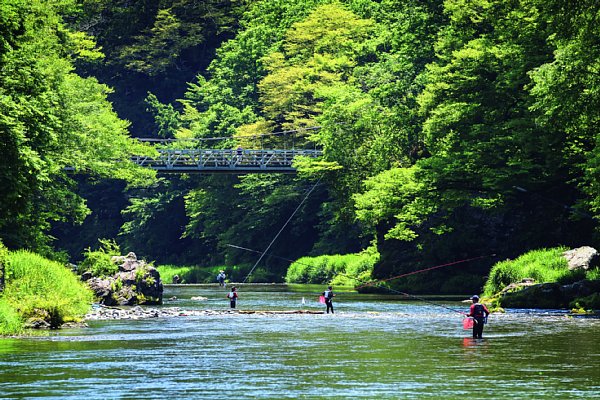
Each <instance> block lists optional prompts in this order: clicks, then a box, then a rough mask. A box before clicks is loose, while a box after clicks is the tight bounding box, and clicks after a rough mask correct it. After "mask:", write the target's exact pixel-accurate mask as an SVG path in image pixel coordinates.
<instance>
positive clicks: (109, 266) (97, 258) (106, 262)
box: [77, 239, 121, 278]
mask: <svg viewBox="0 0 600 400" xmlns="http://www.w3.org/2000/svg"><path fill="white" fill-rule="evenodd" d="M98 241H99V242H100V248H99V249H98V250H92V249H91V248H89V247H88V248H87V249H86V251H85V253H83V261H82V263H81V265H79V267H78V268H77V273H78V274H80V275H81V274H83V273H84V272H88V271H89V272H91V273H92V275H93V276H97V277H100V278H102V277H105V276H113V275H114V274H116V273H117V272H118V271H119V266H118V265H117V264H116V263H114V262H113V261H112V257H114V256H119V255H120V254H121V250H120V249H119V245H118V244H117V243H116V242H114V241H112V240H108V239H98Z"/></svg>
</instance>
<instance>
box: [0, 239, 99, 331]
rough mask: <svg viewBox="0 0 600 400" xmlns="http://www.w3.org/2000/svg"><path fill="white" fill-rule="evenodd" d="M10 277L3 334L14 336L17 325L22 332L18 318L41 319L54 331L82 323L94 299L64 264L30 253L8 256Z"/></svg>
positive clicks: (5, 299)
mask: <svg viewBox="0 0 600 400" xmlns="http://www.w3.org/2000/svg"><path fill="white" fill-rule="evenodd" d="M7 276H8V279H7V281H6V287H5V290H4V293H3V297H2V304H3V305H2V307H1V308H0V314H1V317H0V321H2V322H0V325H2V327H4V328H5V329H7V330H5V331H2V332H1V333H2V334H13V333H15V332H14V331H15V327H16V326H17V325H19V326H20V327H21V329H22V323H18V322H17V321H18V319H20V320H23V321H26V320H27V319H30V318H31V319H42V320H44V321H46V322H47V323H49V324H50V326H51V327H54V328H56V327H59V326H60V325H61V324H63V323H64V322H69V321H76V320H79V319H80V318H81V317H82V316H83V315H85V313H86V312H87V311H88V310H89V308H90V304H91V303H92V300H93V294H92V291H91V290H90V289H89V288H88V287H87V286H85V284H83V283H82V282H81V281H80V280H79V279H78V278H77V276H76V275H75V274H73V273H72V272H71V271H70V270H69V269H68V268H66V267H65V266H64V265H62V264H60V263H57V262H55V261H50V260H48V259H46V258H43V257H41V256H39V255H37V254H34V253H30V252H27V251H17V252H12V253H9V263H8V270H7ZM10 309H12V310H13V311H10ZM15 315H16V316H18V319H17V318H16V317H15Z"/></svg>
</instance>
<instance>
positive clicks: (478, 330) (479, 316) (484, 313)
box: [467, 295, 490, 339]
mask: <svg viewBox="0 0 600 400" xmlns="http://www.w3.org/2000/svg"><path fill="white" fill-rule="evenodd" d="M471 300H473V304H471V309H470V310H469V313H468V314H467V317H473V319H474V320H475V321H474V322H475V323H474V324H473V339H481V338H482V336H483V324H484V323H485V322H486V321H487V317H488V315H490V311H489V310H488V309H487V307H486V306H485V305H483V304H481V303H479V296H477V295H475V296H473V297H471Z"/></svg>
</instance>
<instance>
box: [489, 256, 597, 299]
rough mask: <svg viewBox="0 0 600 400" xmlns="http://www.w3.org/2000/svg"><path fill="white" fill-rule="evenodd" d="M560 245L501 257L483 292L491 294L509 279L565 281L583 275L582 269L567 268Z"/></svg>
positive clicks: (503, 286)
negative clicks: (513, 257)
mask: <svg viewBox="0 0 600 400" xmlns="http://www.w3.org/2000/svg"><path fill="white" fill-rule="evenodd" d="M565 250H567V249H566V248H564V247H556V248H551V249H540V250H533V251H530V252H528V253H525V254H523V255H522V256H520V257H519V258H517V259H515V260H507V261H501V262H499V263H497V264H496V265H494V266H493V267H492V270H491V271H490V275H489V277H488V280H487V282H486V283H485V286H484V295H485V296H492V295H494V294H495V293H498V292H500V291H501V290H502V289H504V288H505V287H506V286H508V285H510V284H511V283H517V282H521V281H522V280H523V279H525V278H532V279H534V280H535V282H538V283H544V282H560V283H568V282H572V281H575V280H578V279H583V278H585V272H583V271H570V270H569V269H568V265H567V260H566V259H565V258H564V257H563V256H562V253H563V252H564V251H565Z"/></svg>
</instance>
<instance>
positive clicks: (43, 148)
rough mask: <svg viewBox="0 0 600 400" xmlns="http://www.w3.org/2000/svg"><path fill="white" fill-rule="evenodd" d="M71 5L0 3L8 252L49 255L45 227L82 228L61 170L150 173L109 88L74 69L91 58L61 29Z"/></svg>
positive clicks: (0, 171)
mask: <svg viewBox="0 0 600 400" xmlns="http://www.w3.org/2000/svg"><path fill="white" fill-rule="evenodd" d="M75 6H76V3H75V2H74V1H71V0H64V1H61V2H50V1H45V0H35V1H33V2H27V1H20V0H10V1H8V2H3V3H2V6H0V20H1V21H8V20H10V21H11V22H10V23H8V24H4V23H3V24H2V26H3V28H2V29H1V30H0V43H2V45H1V46H2V52H1V53H0V65H1V66H2V68H0V81H1V82H2V90H1V92H0V132H1V133H0V135H1V140H0V143H1V144H0V152H1V153H2V155H3V156H2V157H1V158H0V186H1V187H2V188H3V190H2V191H1V192H0V237H2V238H3V239H4V242H5V244H6V245H7V246H8V247H9V248H33V249H39V250H40V251H43V252H45V253H50V249H49V247H48V243H49V241H50V238H49V237H48V236H47V232H48V230H49V229H50V223H51V222H52V221H65V220H67V219H68V220H73V221H75V222H81V221H82V220H83V219H84V217H85V216H86V215H87V213H88V210H87V208H86V207H85V203H84V201H83V199H82V198H80V197H79V196H78V195H77V194H75V193H74V187H73V181H72V180H71V178H70V177H69V176H68V175H67V174H66V172H65V169H66V168H72V169H73V170H74V171H77V172H85V173H88V174H93V175H97V176H104V177H108V176H111V177H116V178H119V179H125V180H128V181H129V182H137V183H141V182H148V180H149V179H151V178H152V177H153V176H154V173H153V172H152V171H149V170H144V169H142V168H140V167H137V166H136V165H134V164H133V163H131V161H130V154H131V152H135V153H139V154H149V155H151V154H153V152H152V151H151V150H150V149H149V148H148V147H147V146H142V145H140V144H139V143H136V142H135V141H133V140H131V139H130V138H129V137H128V136H127V131H126V129H127V122H125V121H123V120H121V119H119V118H118V116H117V115H116V114H115V113H114V111H113V110H112V106H111V104H110V103H109V102H108V101H107V96H108V94H109V93H110V89H109V88H108V87H107V86H105V85H102V84H100V83H98V81H97V80H96V79H94V78H91V77H90V78H82V77H81V76H79V75H77V74H76V73H75V72H74V62H75V60H77V59H80V58H81V57H85V58H89V56H91V57H92V58H97V55H98V54H97V52H95V51H94V50H93V48H94V45H93V43H92V41H91V39H90V37H89V36H87V35H84V34H83V33H81V32H74V31H72V30H70V29H69V28H68V27H66V26H65V24H64V22H63V18H62V13H63V12H67V10H68V11H69V12H72V11H74V9H75Z"/></svg>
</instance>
